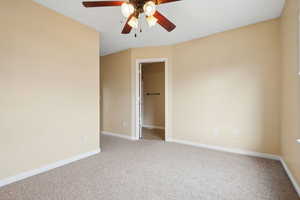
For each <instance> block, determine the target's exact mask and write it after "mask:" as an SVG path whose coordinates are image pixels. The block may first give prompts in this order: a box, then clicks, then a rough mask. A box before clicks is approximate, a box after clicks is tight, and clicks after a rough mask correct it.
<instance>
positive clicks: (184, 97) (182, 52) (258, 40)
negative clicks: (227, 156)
mask: <svg viewBox="0 0 300 200" xmlns="http://www.w3.org/2000/svg"><path fill="white" fill-rule="evenodd" d="M279 28H280V24H279V19H276V20H271V21H267V22H263V23H259V24H255V25H250V26H247V27H244V28H240V29H235V30H232V31H227V32H224V33H219V34H216V35H213V36H210V37H206V38H202V39H197V40H193V41H190V42H185V43H181V44H178V45H172V46H161V47H146V48H136V49H131V50H130V52H131V65H132V67H131V77H133V76H134V71H135V66H136V59H147V58H167V59H168V68H167V69H166V70H167V72H168V74H169V79H168V86H169V90H168V94H167V96H168V105H166V106H168V110H169V111H168V117H169V123H168V126H169V129H168V130H169V132H170V133H171V134H172V135H169V136H170V137H172V138H173V139H179V140H186V141H191V142H196V143H203V144H208V145H218V146H221V147H230V148H239V149H244V150H250V151H257V152H263V153H271V154H279V153H280V144H279V143H280V142H279V139H280V83H281V79H280V62H281V59H280V57H281V56H280V31H279ZM105 57H107V56H105ZM105 57H104V58H103V59H105ZM116 59H117V58H116ZM107 65H110V64H107ZM122 65H124V63H122ZM111 66H113V65H111ZM119 67H121V65H120V66H119ZM123 74H124V73H123ZM112 76H113V75H111V77H110V78H112ZM131 77H130V75H128V77H127V78H126V80H127V81H128V80H130V79H131ZM123 78H124V77H123ZM128 87H130V85H129V84H128ZM131 94H135V88H131ZM131 96H132V101H131V104H129V103H128V102H126V103H124V104H123V105H122V106H123V107H128V106H129V107H130V109H129V111H130V110H131V109H132V105H134V103H135V100H134V95H131ZM117 114H118V113H117V112H115V113H111V115H114V116H116V115H117ZM103 118H105V115H104V116H103ZM128 119H129V120H131V119H134V115H131V119H130V118H128ZM131 123H132V121H131ZM132 127H133V126H132ZM132 134H133V133H132Z"/></svg>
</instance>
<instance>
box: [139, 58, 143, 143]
mask: <svg viewBox="0 0 300 200" xmlns="http://www.w3.org/2000/svg"><path fill="white" fill-rule="evenodd" d="M143 96H144V90H143V74H142V64H141V63H140V65H139V139H142V138H143V108H144V105H143V104H144V103H143Z"/></svg>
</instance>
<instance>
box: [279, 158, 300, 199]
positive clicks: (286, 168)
mask: <svg viewBox="0 0 300 200" xmlns="http://www.w3.org/2000/svg"><path fill="white" fill-rule="evenodd" d="M280 162H281V164H282V165H283V168H284V169H285V171H286V173H287V175H288V177H289V178H290V180H291V182H292V184H293V186H294V188H295V190H296V191H297V193H298V196H299V197H300V186H299V184H298V182H297V181H296V179H295V178H294V176H293V174H292V172H291V171H290V169H289V168H288V166H287V164H286V162H285V161H284V159H283V158H281V159H280Z"/></svg>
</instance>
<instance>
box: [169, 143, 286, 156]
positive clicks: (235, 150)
mask: <svg viewBox="0 0 300 200" xmlns="http://www.w3.org/2000/svg"><path fill="white" fill-rule="evenodd" d="M168 142H175V143H179V144H185V145H191V146H195V147H201V148H206V149H211V150H216V151H223V152H229V153H235V154H241V155H247V156H254V157H260V158H267V159H272V160H280V156H278V155H274V154H267V153H259V152H254V151H247V150H242V149H235V148H226V147H219V146H214V145H207V144H199V143H194V142H189V141H184V140H174V139H171V140H168Z"/></svg>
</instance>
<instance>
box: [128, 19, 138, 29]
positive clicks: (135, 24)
mask: <svg viewBox="0 0 300 200" xmlns="http://www.w3.org/2000/svg"><path fill="white" fill-rule="evenodd" d="M128 24H129V26H131V27H132V28H138V27H139V20H138V19H137V18H136V17H135V16H133V17H131V19H130V20H129V22H128Z"/></svg>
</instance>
